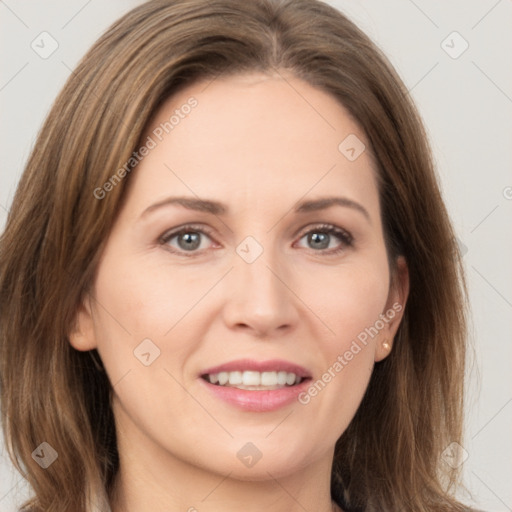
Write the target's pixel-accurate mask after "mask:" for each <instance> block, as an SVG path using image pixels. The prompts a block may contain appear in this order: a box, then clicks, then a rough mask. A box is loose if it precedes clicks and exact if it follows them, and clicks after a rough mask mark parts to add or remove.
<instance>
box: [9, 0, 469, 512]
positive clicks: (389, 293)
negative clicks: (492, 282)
mask: <svg viewBox="0 0 512 512" xmlns="http://www.w3.org/2000/svg"><path fill="white" fill-rule="evenodd" d="M0 247H1V253H0V290H1V304H0V305H1V313H0V314H1V317H0V325H1V337H0V340H1V351H2V356H1V372H0V375H1V389H2V391H1V392H2V395H1V396H2V413H3V415H2V417H3V423H4V430H5V438H6V444H7V446H8V448H9V450H10V453H11V457H12V458H13V461H14V463H15V464H16V465H17V467H18V469H19V470H20V471H22V473H23V474H24V475H25V477H26V478H27V479H28V481H29V483H30V484H31V486H32V488H33V490H34V498H33V500H32V501H31V502H30V503H28V504H27V509H30V510H44V511H50V510H51V511H71V510H72V511H80V512H81V511H84V512H85V511H87V512H89V511H100V510H101V511H105V510H112V511H113V512H120V511H134V512H135V511H140V510H154V511H158V510H166V511H175V510H176V511H178V510H188V511H194V510H198V511H214V510H223V511H229V510H235V508H236V509H237V510H239V509H240V508H243V509H244V510H249V511H256V510H268V511H285V510H286V511H295V510H315V511H319V512H324V511H325V512H327V511H331V510H337V511H339V510H343V511H345V512H349V511H365V512H366V511H397V510H415V511H427V510H428V511H448V510H450V511H456V510H465V507H464V506H463V505H462V504H460V503H458V502H457V501H456V500H455V498H453V497H452V495H451V494H450V491H451V490H453V489H454V488H455V486H456V484H457V482H458V478H459V475H458V471H459V469H460V463H459V462H458V459H459V458H460V457H459V455H460V453H461V452H460V451H461V450H462V448H461V446H462V445H463V441H462V432H463V428H462V406H463V379H464V360H465V343H466V341H465V340H466V330H465V329H466V326H465V318H466V309H465V300H464V297H465V285H464V276H463V273H462V269H461V264H460V256H459V253H458V249H457V245H456V243H455V242H454V233H453V230H452V227H451V224H450V221H449V218H448V216H447V213H446V209H445V206H444V204H443V201H442V198H441V195H440V192H439V186H438V184H437V180H436V175H435V172H434V170H433V165H432V162H431V157H430V152H429V148H428V144H427V141H426V136H425V133H424V131H423V128H422V124H421V121H420V119H419V117H418V114H417V113H416V110H415V108H414V106H413V105H412V103H411V100H410V98H409V97H408V94H407V90H406V89H405V87H404V85H403V84H402V82H401V81H400V79H399V77H398V76H397V74H396V73H395V72H394V70H393V69H392V67H391V66H390V64H389V63H388V61H387V60H386V58H385V57H384V56H383V55H381V54H380V52H379V51H378V50H377V49H376V47H375V46H374V45H373V44H372V43H371V42H370V41H369V39H368V38H367V37H366V36H365V35H364V34H363V33H362V32H361V31H360V30H358V29H357V28H356V27H355V26H354V25H353V24H352V23H351V22H350V21H349V20H347V19H346V18H345V17H344V16H343V15H342V14H341V13H339V12H338V11H336V10H335V9H333V8H331V7H329V6H327V5H326V4H323V3H321V2H319V1H316V0H295V1H277V0H258V1H255V2H239V1H236V0H214V1H212V2H204V1H203V0H179V1H169V0H167V1H158V0H157V1H155V0H153V1H150V2H147V3H145V4H143V5H141V6H140V7H137V8H136V9H134V10H133V11H131V12H130V13H128V14H127V15H126V16H124V17H123V18H122V19H121V20H119V21H118V22H117V23H115V24H114V25H113V26H112V27H111V28H110V29H109V30H108V31H107V32H106V33H105V35H104V36H102V37H101V38H100V40H99V41H98V42H97V43H96V44H95V45H94V46H93V48H92V49H91V50H90V51H89V53H88V54H87V55H86V56H85V58H84V59H83V60H82V62H81V63H80V64H79V65H78V67H77V69H76V70H75V72H74V73H73V74H72V76H71V77H70V79H69V81H68V83H67V84H66V85H65V87H64V89H63V91H62V93H61V94H60V96H59V97H58V99H57V101H56V103H55V105H54V106H53V108H52V110H51V112H50V114H49V116H48V119H47V121H46V123H45V125H44V126H43V129H42V131H41V133H40V135H39V139H38V141H37V143H36V145H35V149H34V151H33V153H32V155H31V157H30V159H29V162H28V164H27V168H26V170H25V172H24V174H23V177H22V179H21V182H20V184H19V187H18V190H17V194H16V197H15V199H14V202H13V206H12V209H11V212H10V215H9V219H8V222H7V227H6V230H5V233H4V234H3V237H2V240H1V246H0ZM447 450H448V452H449V453H450V454H451V458H450V457H446V453H447Z"/></svg>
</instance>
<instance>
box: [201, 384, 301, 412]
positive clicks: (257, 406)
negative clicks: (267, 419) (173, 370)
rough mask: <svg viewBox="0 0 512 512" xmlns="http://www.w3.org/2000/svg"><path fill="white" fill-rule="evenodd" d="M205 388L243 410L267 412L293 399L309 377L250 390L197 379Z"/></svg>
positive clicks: (289, 402)
mask: <svg viewBox="0 0 512 512" xmlns="http://www.w3.org/2000/svg"><path fill="white" fill-rule="evenodd" d="M199 380H200V381H201V382H202V383H203V384H204V385H205V386H206V388H207V389H208V390H209V391H210V392H211V393H213V394H214V395H215V396H216V397H218V398H220V399H221V400H224V401H225V402H227V403H229V404H231V405H234V406H236V407H238V408H240V409H243V410H245V411H252V412H269V411H276V410H277V409H280V408H281V407H285V406H287V405H289V404H291V403H292V402H294V401H295V400H297V395H299V394H300V393H301V392H303V391H305V390H306V388H307V387H308V386H309V381H310V379H305V380H303V381H302V382H301V383H300V384H296V385H295V386H286V387H284V388H280V389H269V390H263V389H258V390H254V391H250V390H247V389H238V388H232V387H227V386H217V385H215V384H211V383H210V382H207V381H206V380H204V379H203V378H200V379H199Z"/></svg>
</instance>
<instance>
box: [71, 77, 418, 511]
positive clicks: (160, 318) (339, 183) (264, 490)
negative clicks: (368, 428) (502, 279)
mask: <svg viewBox="0 0 512 512" xmlns="http://www.w3.org/2000/svg"><path fill="white" fill-rule="evenodd" d="M191 96H193V97H194V98H196V99H197V101H198V105H197V106H196V107H195V108H194V109H193V110H192V111H191V113H190V114H189V115H188V116H186V117H185V118H184V119H180V123H179V124H178V125H177V126H176V127H175V128H174V129H173V131H172V132H171V133H170V134H169V135H167V136H166V137H165V138H164V139H163V140H162V141H161V142H159V143H158V145H157V146H156V147H155V148H154V149H152V150H151V151H150V152H149V154H148V155H147V156H146V157H145V158H144V159H143V160H142V161H141V163H140V164H139V165H138V166H137V167H136V169H135V170H134V171H133V172H132V174H131V175H130V177H129V179H130V180H131V182H130V187H129V188H128V192H127V196H126V201H125V203H124V204H123V207H122V209H121V210H120V212H119V216H118V218H117V220H116V222H115V225H114V227H113V230H112V232H111V234H110V236H109V238H108V240H107V244H106V247H105V249H104V252H103V255H102V259H101V261H100V263H99V267H98V271H97V275H96V279H95V282H94V286H93V289H92V290H91V295H92V296H93V297H94V298H95V300H94V301H91V300H85V301H84V303H83V305H82V306H81V308H80V310H79V312H78V313H77V319H78V322H77V328H76V329H75V331H74V332H73V333H71V334H70V342H71V344H72V345H73V346H74V347H75V348H76V349H78V350H90V349H92V348H97V349H98V351H99V353H100V355H101V358H102V360H103V362H104V364H105V368H106V370H107V373H108V375H109V378H110V380H111V382H112V383H113V385H114V399H113V409H114V415H115V419H116V428H117V431H118V445H119V453H120V461H121V466H120V472H119V475H118V479H117V481H116V492H115V495H114V498H113V503H112V507H113V511H114V512H120V511H128V512H138V511H143V510H153V511H156V512H158V511H164V510H165V511H166V512H169V511H187V510H188V511H190V512H192V511H194V510H197V511H201V512H212V511H218V510H223V511H224V512H230V511H235V510H237V511H238V510H240V508H241V507H242V508H243V509H244V510H246V511H248V512H256V511H258V512H259V511H261V510H266V511H267V512H284V511H286V512H290V511H291V512H295V511H299V510H300V511H303V510H304V509H306V510H317V511H321V512H328V511H331V510H333V507H332V503H331V499H330V489H329V484H330V472H331V464H332V458H333V451H334V445H335V442H336V440H337V439H338V438H339V436H340V435H341V434H342V433H343V432H344V430H345V429H346V428H347V426H348V424H349V423H350V421H351V419H352V418H353V416H354V414H355V413H356V411H357V408H358V406H359V404H360V402H361V399H362V397H363V394H364V392H365V390H366V388H367V385H368V382H369V378H370V376H371V372H372V369H373V367H374V364H375V363H376V362H378V361H380V360H382V359H383V358H385V357H387V355H389V352H390V350H391V344H392V340H393V336H394V335H395V333H396V330H397V329H398V326H399V322H400V320H401V318H402V314H403V309H402V311H401V312H398V313H396V315H395V316H394V318H393V320H391V321H389V322H388V323H386V324H385V326H384V327H383V328H382V329H381V330H380V331H379V333H378V335H377V336H375V337H374V338H369V339H368V344H367V345H366V346H365V347H364V348H363V349H362V350H361V351H360V352H359V353H358V354H357V355H355V356H354V357H353V359H352V360H351V361H350V362H348V364H347V365H346V366H344V368H343V370H342V371H340V372H339V373H337V374H336V376H335V377H334V378H332V380H331V382H329V383H328V385H326V386H325V388H324V389H323V390H322V391H321V392H320V393H318V395H317V396H315V397H313V398H312V399H311V401H310V402H309V403H308V404H306V405H303V404H300V403H298V402H297V401H294V402H293V403H292V404H291V405H287V406H285V407H283V408H281V409H279V410H277V411H273V412H263V413H258V412H249V411H241V410H240V409H238V408H236V407H234V406H232V405H229V404H227V403H225V402H223V401H221V400H219V399H218V398H216V397H214V396H212V394H211V393H209V392H207V390H206V389H205V387H204V386H203V385H202V383H201V382H200V381H199V377H198V374H199V373H200V371H201V370H202V369H206V368H208V367H212V366H214V365H218V364H222V363H225V362H228V361H231V360H234V359H239V358H253V359H256V360H259V361H261V360H268V359H285V360H288V361H291V362H294V363H297V364H300V365H302V366H304V367H305V368H307V369H308V370H309V371H310V372H311V374H312V375H313V378H314V380H316V379H318V378H320V377H321V376H322V374H323V373H324V372H325V371H326V370H327V369H328V368H329V367H332V366H333V364H334V363H335V361H336V360H337V357H338V356H339V355H340V354H341V355H342V354H344V353H345V352H346V351H347V350H348V349H349V347H350V346H351V343H352V342H353V340H354V339H356V337H357V336H358V334H360V333H361V332H362V331H364V329H365V328H368V327H370V326H373V325H374V324H375V322H376V320H378V319H379V314H384V313H385V312H386V311H388V310H389V309H392V307H393V304H396V303H399V304H401V305H402V306H405V302H406V300H407V295H408V291H409V278H408V274H407V267H406V264H405V262H404V261H403V259H402V258H400V259H399V260H398V262H397V264H398V268H399V270H400V274H399V276H400V278H399V280H398V281H397V285H396V286H391V285H390V274H389V268H388V259H387V254H386V250H385V245H384V237H383V231H382V224H381V215H380V209H379V197H378V191H377V185H376V181H375V172H376V171H375V168H374V167H375V166H374V164H373V161H372V157H371V154H370V150H369V143H368V142H367V139H366V137H365V134H364V133H363V132H362V130H361V129H360V127H359V126H358V125H357V123H355V122H354V120H353V119H351V117H350V116H349V115H348V113H347V111H346V110H345V109H344V108H343V107H342V106H341V105H340V104H339V103H338V102H337V101H336V99H334V98H333V97H331V96H330V95H328V94H326V93H324V92H322V91H320V90H318V89H315V88H313V87H312V86H310V85H309V84H307V83H305V82H303V81H301V80H300V79H298V78H294V77H293V76H291V75H286V74H281V75H272V76H268V75H262V74H246V75H241V76H237V77H229V78H217V79H216V80H214V81H213V82H211V83H210V82H203V83H197V84H195V85H193V86H191V87H189V88H188V89H184V90H183V91H181V92H180V93H179V94H178V95H176V96H174V97H172V98H171V99H170V100H168V101H167V102H166V103H165V104H164V105H163V106H162V107H161V109H160V110H159V111H158V113H157V115H156V117H155V118H154V119H153V120H152V122H151V125H150V128H149V129H148V131H147V133H146V134H145V135H144V139H143V140H145V139H146V137H147V136H148V135H151V133H152V130H153V129H154V127H156V126H158V125H159V124H160V123H161V122H164V121H166V120H168V119H169V118H170V116H171V115H172V114H173V112H174V111H175V109H176V108H179V107H180V106H181V105H183V104H184V103H186V102H187V100H188V99H189V98H190V97H191ZM349 134H355V135H356V136H357V137H358V138H359V139H360V140H361V141H363V142H364V143H365V145H366V148H367V149H366V151H364V152H363V153H362V154H361V155H360V156H359V157H358V158H357V159H356V160H355V161H352V162H351V161H349V160H348V159H347V158H346V157H345V156H344V155H343V154H342V153H341V152H340V151H339V150H338V145H339V144H340V142H341V141H342V140H343V139H345V137H346V136H347V135H349ZM332 195H337V196H344V197H347V198H350V199H351V200H353V201H356V202H357V203H359V204H360V205H362V206H363V207H364V208H365V209H366V210H367V212H368V216H369V219H367V218H366V217H365V216H364V215H363V214H362V213H361V212H360V211H358V210H357V209H355V208H351V207H347V206H331V207H330V208H328V209H324V210H320V211H312V212H306V213H304V212H303V213H295V212H294V211H293V209H294V206H295V204H296V203H297V202H298V201H299V200H300V201H303V200H309V199H317V198H320V197H324V196H332ZM169 196H187V197H191V198H197V197H199V198H203V199H204V198H206V199H212V200H216V201H219V202H222V203H224V204H225V205H226V207H227V208H228V213H226V214H223V215H214V214H212V213H208V212H198V211H192V210H189V209H186V208H184V207H183V206H180V205H176V204H174V205H167V206H165V207H161V208H156V209H154V210H153V211H150V212H147V213H146V214H145V215H143V216H142V217H141V215H142V213H143V212H144V211H145V210H146V209H147V208H148V207H149V206H150V205H153V204H155V203H158V202H160V201H162V200H164V199H166V198H168V197H169ZM185 223H193V224H194V225H195V227H196V231H194V229H191V230H190V231H192V232H194V233H197V227H200V228H201V227H205V228H210V230H211V235H210V234H205V235H198V236H199V237H200V240H201V245H200V247H199V248H197V249H194V250H195V256H193V257H187V256H186V254H185V255H183V254H184V253H186V250H185V249H183V245H180V243H179V242H180V240H181V243H183V240H182V239H179V237H175V238H173V239H172V240H169V241H168V242H166V243H164V242H161V241H159V239H160V237H161V236H162V235H163V234H165V233H166V232H169V231H170V230H172V229H173V228H177V227H181V226H182V225H183V224H185ZM319 224H333V225H335V226H338V227H340V228H342V229H344V230H346V231H348V232H349V233H350V234H351V235H352V237H353V245H352V246H349V245H346V244H345V243H344V242H343V241H341V240H339V239H338V238H337V237H336V236H335V235H331V236H330V238H329V237H327V240H328V247H327V248H324V249H319V248H318V246H315V245H313V244H312V243H311V241H308V236H307V234H306V233H307V232H309V231H310V230H313V231H314V232H315V233H318V232H319V233H323V232H324V231H322V229H316V230H315V228H316V227H317V226H318V225H319ZM198 225H199V226H198ZM247 236H252V237H253V238H254V239H255V240H257V241H258V243H259V244H260V245H261V246H262V248H263V253H262V254H261V256H260V257H259V258H258V259H256V261H254V262H253V263H247V262H246V261H244V260H243V259H242V258H241V257H240V256H239V254H237V252H236V248H237V246H238V244H240V242H242V241H243V240H244V239H245V238H246V237H247ZM185 247H186V245H185ZM337 248H341V251H340V252H339V253H338V254H332V253H331V254H327V253H328V252H329V251H333V250H335V249H337ZM173 250H174V251H177V252H172V251H173ZM249 250H250V251H252V250H254V249H253V246H251V247H250V248H249ZM178 252H179V253H178ZM145 338H149V339H151V340H152V342H153V343H154V344H155V345H156V346H158V348H159V350H160V356H159V357H158V358H157V359H155V360H154V362H152V363H151V364H150V365H149V366H145V365H143V364H142V363H141V362H140V361H139V360H138V359H137V358H136V357H134V353H133V351H134V349H135V348H136V347H137V346H138V345H139V344H140V343H141V341H142V340H144V339H145ZM385 342H387V343H389V345H390V347H387V348H386V347H385V346H383V344H384V343H385ZM247 442H251V443H253V444H254V445H255V446H256V447H257V448H258V450H259V451H260V452H261V454H262V457H261V459H260V460H259V461H258V462H257V463H256V464H255V465H254V466H252V467H250V468H248V467H246V466H245V465H244V464H242V463H241V461H240V460H239V459H238V458H237V452H238V451H239V450H240V449H241V448H242V447H243V446H244V445H245V444H246V443H247ZM334 510H339V508H337V507H335V508H334Z"/></svg>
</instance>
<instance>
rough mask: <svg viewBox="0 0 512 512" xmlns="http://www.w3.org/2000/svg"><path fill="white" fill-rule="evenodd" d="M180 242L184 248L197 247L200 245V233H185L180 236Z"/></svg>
mask: <svg viewBox="0 0 512 512" xmlns="http://www.w3.org/2000/svg"><path fill="white" fill-rule="evenodd" d="M178 243H179V245H180V247H181V248H182V249H185V250H190V249H197V248H198V247H199V245H200V240H199V233H184V234H183V235H181V236H180V237H179V238H178Z"/></svg>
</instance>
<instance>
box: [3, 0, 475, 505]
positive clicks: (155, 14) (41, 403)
mask: <svg viewBox="0 0 512 512" xmlns="http://www.w3.org/2000/svg"><path fill="white" fill-rule="evenodd" d="M282 70H287V71H291V72H292V73H293V74H294V75H295V76H297V77H299V78H301V79H303V80H305V81H306V82H308V83H309V84H311V85H313V86H315V87H317V88H319V89H322V90H323V91H326V92H328V93H329V94H331V95H332V96H333V97H335V98H337V99H338V100H339V101H340V102H341V103H342V104H343V105H344V106H345V108H346V109H348V111H349V112H350V113H351V115H352V116H353V117H354V118H355V119H356V120H357V122H358V123H359V124H360V126H361V127H362V128H363V130H364V131H365V133H366V135H367V138H368V140H369V142H370V144H371V148H372V151H373V153H374V155H375V158H376V162H377V166H378V171H379V172H378V178H379V193H380V203H381V213H382V218H383V225H384V234H385V239H386V244H387V250H388V256H389V261H390V265H391V269H392V270H393V269H394V268H395V267H394V262H395V259H396V257H397V255H399V254H401V255H403V256H405V259H406V261H407V263H408V267H409V274H410V294H409V298H408V302H407V306H406V309H405V313H404V318H403V321H402V324H401V325H400V327H399V330H398V333H397V336H396V339H395V342H394V346H393V351H392V353H391V354H390V355H389V357H387V358H386V359H385V360H384V361H382V362H380V363H378V364H377V365H376V367H375V369H374V372H373V375H372V377H371V381H370V384H369V387H368V390H367V393H366V394H365V397H364V399H363V402H362V403H361V406H360V408H359V410H358V411H357V413H356V415H355V417H354V419H353V421H352V422H351V424H350V426H349V427H348V429H347V430H346V431H345V432H344V433H343V435H342V436H341V438H340V439H339V440H338V442H337V445H336V450H335V458H334V464H333V469H332V485H331V487H332V494H333V497H335V499H337V500H338V502H339V503H340V505H342V506H343V507H344V508H345V509H346V510H361V511H365V512H369V511H377V510H379V511H381V512H383V511H395V512H396V511H398V510H415V511H427V510H428V511H445V510H446V511H447V510H452V511H453V510H463V507H462V506H461V505H460V504H458V503H457V502H456V500H455V499H454V498H452V497H451V495H450V489H451V488H453V486H454V484H456V483H457V482H458V481H459V474H458V470H457V469H456V468H451V467H450V466H449V465H448V464H446V463H445V462H444V461H443V459H442V456H441V455H442V452H443V450H445V449H446V448H447V446H448V445H450V443H452V442H458V443H459V444H461V445H462V438H461V436H462V432H463V429H462V417H463V388H464V368H465V350H466V318H467V312H466V306H465V304H466V299H465V297H466V289H465V282H464V275H463V271H462V266H461V261H460V260H461V258H460V255H459V251H458V247H457V244H456V242H455V238H454V232H453V229H452V226H451V224H450V221H449V218H448V215H447V211H446V208H445V206H444V203H443V200H442V197H441V194H440V190H439V185H438V182H437V176H436V174H435V171H434V168H433V164H432V160H431V154H430V149H429V147H428V143H427V138H426V135H425V132H424V129H423V127H422V123H421V120H420V118H419V116H418V114H417V111H416V109H415V107H414V106H413V104H412V101H411V99H410V97H409V95H408V92H407V89H406V88H405V86H404V85H403V83H402V82H401V80H400V78H399V77H398V75H397V74H396V72H395V71H394V70H393V68H392V66H391V65H390V64H389V62H388V61H387V59H386V58H385V57H384V56H383V55H382V54H381V52H380V51H379V50H378V49H377V47H376V46H375V45H374V44H373V43H372V42H371V41H370V40H369V38H368V37H367V36H366V35H365V34H364V33H362V32H361V31H360V30H359V29H358V28H357V27H356V26H355V25H354V24H353V23H352V22H350V21H349V20H348V19H347V18H346V17H345V16H344V15H343V14H341V13H340V12H339V11H337V10H336V9H334V8H332V7H330V6H328V5H327V4H324V3H322V2H320V1H318V0H283V1H279V0H252V1H247V2H245V1H240V0H208V1H205V0H152V1H149V2H147V3H144V4H142V5H141V6H139V7H137V8H135V9H133V10H132V11H131V12H129V13H128V14H126V15H125V16H124V17H122V18H121V19H120V20H119V21H117V22H116V23H114V24H113V25H112V26H111V27H110V28H109V29H108V31H107V32H106V33H105V34H104V35H103V36H102V37H101V38H100V39H99V40H98V41H97V42H96V43H95V45H94V46H93V47H92V49H91V50H90V51H89V52H88V53H87V55H86V56H85V57H84V58H83V60H82V61H81V62H80V63H79V65H78V66H77V68H76V69H75V70H74V71H73V72H72V74H71V76H70V77H69V79H68V81H67V83H66V85H65V86H64V88H63V90H62V92H61V93H60V95H59V96H58V98H57V100H56V101H55V104H54V105H53V108H52V109H51V112H50V114H49V116H48V118H47V120H46V122H45V123H44V126H43V128H42V130H41V132H40V134H39V136H38V139H37V141H36V144H35V147H34V150H33V152H32V154H31V156H30V158H29V160H28V163H27V166H26V169H25V171H24V173H23V176H22V178H21V181H20V183H19V186H18V189H17V192H16V195H15V198H14V201H13V204H12V208H11V210H10V213H9V216H8V221H7V227H6V229H5V232H4V233H3V235H2V238H1V242H0V293H1V296H0V350H1V363H0V385H1V407H2V419H3V427H4V434H5V439H6V445H7V448H8V450H9V453H10V456H11V458H12V460H13V462H14V464H15V465H16V467H17V468H18V470H19V471H21V472H22V474H23V475H24V476H25V478H26V479H27V480H28V481H29V483H30V485H31V487H32V489H33V490H34V493H35V496H34V498H33V499H32V500H31V501H30V503H29V505H31V507H32V508H33V510H38V511H39V510H44V511H59V512H63V511H70V510H73V511H74V512H92V511H93V510H108V508H109V505H108V498H109V493H110V492H111V489H112V485H113V482H114V479H115V476H116V472H117V469H118V464H119V462H118V453H117V446H116V434H115V427H114V418H113V414H112V410H111V407H110V400H111V393H112V387H111V384H110V382H109V381H108V378H107V377H106V374H105V372H104V371H103V368H102V363H101V360H100V359H99V357H98V354H97V352H96V351H90V352H79V351H77V350H75V349H73V348H72V347H71V346H70V344H69V342H68V338H67V334H68V333H69V332H70V329H71V327H72V325H73V321H74V317H75V313H76V311H77V307H78V305H79V304H80V303H81V301H82V300H83V298H84V296H85V295H86V294H88V293H89V287H90V285H91V282H92V280H93V277H94V273H95V269H96V267H97V263H98V260H99V256H100V254H101V251H102V247H103V245H104V243H105V240H106V239H107V237H108V235H109V231H110V229H111V227H112V225H113V222H114V221H115V218H116V214H117V212H118V211H119V208H120V203H121V201H122V199H123V197H124V195H125V194H124V191H125V188H126V185H127V183H128V182H129V180H130V176H126V177H125V178H124V179H122V180H120V181H119V182H118V183H117V182H116V185H115V186H113V187H111V188H112V190H110V191H109V193H108V194H105V196H104V197H103V198H100V199H98V198H97V196H98V194H97V193H96V194H95V190H97V189H98V187H100V188H101V187H102V185H103V184H104V183H106V182H108V181H109V179H110V178H111V177H112V176H113V175H114V174H116V172H117V171H118V170H119V169H120V168H122V167H123V165H124V164H125V163H126V162H128V161H129V160H130V157H131V156H132V152H133V151H135V150H136V149H137V147H138V144H140V138H141V135H142V133H143V132H144V129H145V127H146V126H147V123H148V121H149V120H150V119H151V117H152V116H153V114H154V113H155V112H156V111H157V109H158V108H159V106H160V105H161V104H162V103H163V102H164V101H165V100H166V99H168V98H169V97H170V96H171V95H172V94H174V93H175V92H177V91H178V90H179V89H181V88H183V87H186V86H187V85H189V84H192V83H193V82H194V81H197V80H200V79H211V80H213V79H215V77H217V76H219V75H224V76H226V75H232V74H239V73H243V72H248V71H260V72H266V73H274V74H275V73H279V72H280V71H282ZM133 172H136V167H135V169H134V171H133ZM42 442H47V443H48V444H49V445H50V446H52V447H53V448H54V449H55V450H56V451H57V453H58V463H55V464H53V465H51V466H50V467H48V468H47V469H45V470H42V469H41V468H40V467H39V466H38V465H37V464H36V462H35V461H34V460H33V458H32V456H31V453H32V452H33V451H34V449H35V448H36V447H38V446H39V445H40V444H41V443H42Z"/></svg>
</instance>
